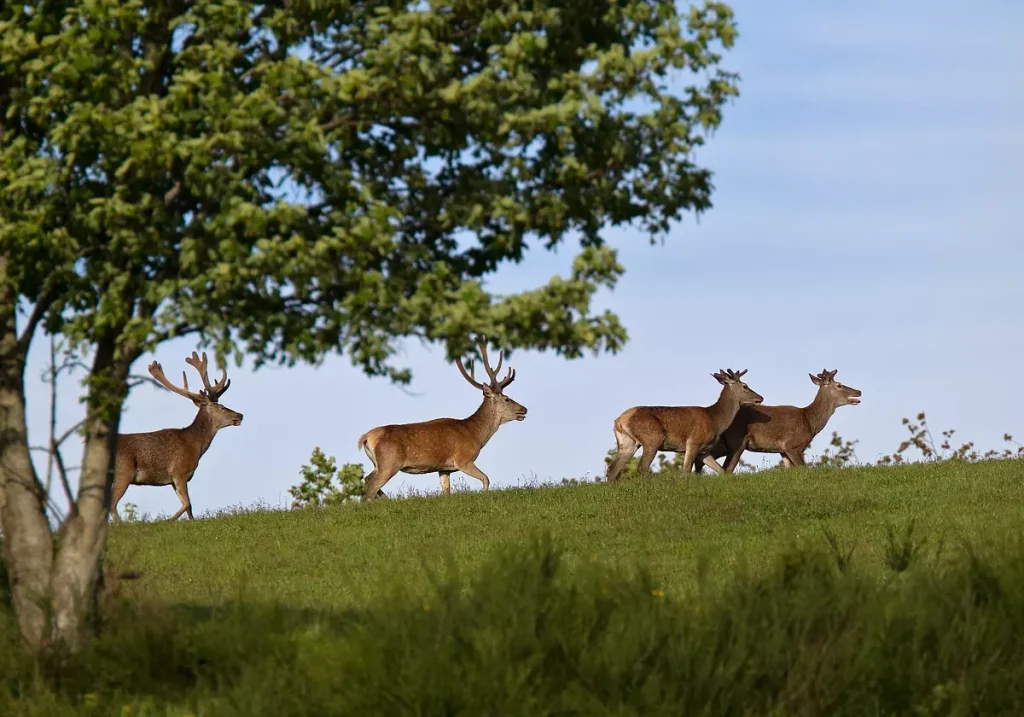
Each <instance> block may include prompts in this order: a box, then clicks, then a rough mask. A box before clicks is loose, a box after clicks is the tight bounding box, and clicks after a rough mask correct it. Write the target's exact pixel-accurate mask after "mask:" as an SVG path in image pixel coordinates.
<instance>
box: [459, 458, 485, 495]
mask: <svg viewBox="0 0 1024 717" xmlns="http://www.w3.org/2000/svg"><path fill="white" fill-rule="evenodd" d="M459 470H460V471H462V472H463V473H465V474H466V475H468V476H473V477H474V478H476V479H477V480H478V481H480V483H481V484H482V486H481V490H485V491H486V490H490V488H491V479H490V478H488V477H487V474H486V473H484V472H483V471H482V470H480V469H479V468H477V467H476V464H475V463H473V461H470V462H469V463H464V464H462V465H461V466H459Z"/></svg>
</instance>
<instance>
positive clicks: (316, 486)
mask: <svg viewBox="0 0 1024 717" xmlns="http://www.w3.org/2000/svg"><path fill="white" fill-rule="evenodd" d="M299 475H300V476H301V477H302V480H301V481H300V482H299V484H298V485H295V486H292V487H291V488H289V489H288V492H289V493H290V494H291V496H292V499H293V507H295V508H318V507H322V506H328V505H341V504H342V503H347V502H348V501H350V500H354V499H356V498H359V497H361V496H362V495H363V467H362V466H361V465H359V464H358V463H346V464H345V465H343V466H342V467H341V469H340V470H339V469H338V467H337V462H336V461H335V458H334V456H328V455H325V454H324V452H323V451H321V450H320V446H316V447H314V448H313V454H312V455H311V456H310V457H309V464H308V465H304V466H302V468H300V469H299Z"/></svg>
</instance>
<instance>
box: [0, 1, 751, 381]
mask: <svg viewBox="0 0 1024 717" xmlns="http://www.w3.org/2000/svg"><path fill="white" fill-rule="evenodd" d="M4 15H6V17H4V24H3V35H4V41H3V43H2V47H3V50H2V52H3V61H4V64H5V66H7V67H10V68H12V73H11V74H12V75H15V72H14V71H16V73H17V74H16V76H9V77H7V78H5V81H6V82H7V83H8V85H9V89H8V92H7V96H6V102H5V104H6V105H7V106H6V107H5V108H4V109H5V110H6V112H5V114H6V115H7V116H8V117H9V118H10V119H11V120H12V122H11V125H10V126H9V128H8V133H9V134H8V138H9V140H10V141H12V142H13V144H12V147H13V154H9V153H8V152H7V151H6V150H5V159H7V160H8V161H6V162H5V163H4V166H5V168H6V170H5V173H6V174H7V176H6V177H5V179H6V180H8V181H7V184H8V188H7V189H6V190H4V191H3V194H4V196H3V198H2V199H0V201H2V202H3V206H4V209H5V213H7V212H9V213H11V214H12V215H13V216H14V217H16V221H17V223H18V225H19V227H20V231H19V234H18V239H17V240H16V241H18V242H29V243H30V244H31V246H33V247H38V250H39V251H41V252H43V253H46V254H47V256H48V258H49V259H50V261H51V262H52V261H53V259H54V258H58V259H59V260H60V261H58V262H55V263H56V265H57V266H58V267H59V268H60V269H61V271H60V272H58V273H57V274H55V273H53V272H52V271H47V272H46V273H45V274H44V276H45V277H46V278H47V279H48V280H49V285H50V286H56V285H58V284H59V285H60V287H61V290H60V292H59V296H58V297H56V300H55V302H54V310H53V311H52V312H51V313H50V319H51V323H50V328H51V329H53V330H61V331H63V332H65V333H70V334H73V335H75V336H77V337H80V338H81V339H83V340H92V339H93V338H94V337H95V336H96V335H97V334H98V333H101V332H103V331H105V330H110V331H114V332H119V333H121V334H124V338H125V339H126V340H127V341H128V342H130V343H131V344H132V346H133V348H135V347H136V346H137V347H138V348H137V349H136V350H137V351H142V350H145V349H147V348H149V347H151V346H152V345H153V344H154V343H156V342H158V341H160V340H161V339H163V338H166V337H169V336H174V335H181V334H184V333H190V332H199V333H202V334H203V338H204V339H208V340H211V341H214V342H215V343H216V345H217V347H218V348H219V349H220V350H221V351H222V352H227V351H229V350H230V351H232V352H237V351H239V350H242V351H245V352H246V353H248V354H250V355H251V356H253V357H254V358H255V360H257V361H268V360H269V361H285V362H290V361H295V360H306V361H316V360H319V359H320V358H321V357H322V356H323V355H324V353H325V352H328V351H332V350H338V349H346V350H347V351H348V352H349V354H350V355H351V357H352V359H353V360H354V361H355V362H356V363H357V364H358V365H360V366H362V367H364V368H365V369H367V370H368V371H369V372H371V373H386V374H389V375H390V376H392V378H396V379H399V380H405V379H407V377H408V375H407V373H406V372H404V371H402V370H401V368H400V367H394V366H393V365H391V363H390V362H389V360H388V359H389V357H390V356H391V355H392V354H393V352H394V350H395V344H394V341H395V338H396V337H403V336H406V337H419V338H424V339H427V340H431V341H435V340H436V341H443V342H445V343H447V344H448V346H449V352H450V353H451V354H452V355H454V354H456V353H460V352H462V351H464V350H466V349H468V340H467V338H466V337H467V336H468V335H469V333H470V332H476V333H483V334H485V335H488V336H493V337H495V338H496V339H497V340H498V341H499V343H501V344H503V345H506V346H509V347H512V346H528V347H534V348H541V349H553V350H556V351H559V352H561V353H563V354H565V355H568V356H576V355H579V353H580V352H581V351H582V350H583V349H585V348H592V349H596V350H600V349H610V350H615V349H617V348H618V347H620V346H621V345H622V343H623V341H624V340H625V337H626V335H625V331H624V329H623V327H622V326H621V324H620V323H619V322H618V320H617V319H616V318H615V317H614V316H613V315H612V314H610V313H601V314H596V315H595V314H593V313H592V312H591V311H590V302H591V298H592V297H593V295H594V293H595V291H596V290H597V289H598V288H600V287H609V286H612V285H613V284H614V283H615V281H616V279H617V278H618V277H619V275H620V274H621V272H622V271H623V268H622V267H621V265H620V264H619V263H618V262H617V260H616V256H615V252H614V251H612V250H611V249H609V248H608V247H607V246H605V245H604V243H603V241H602V238H601V233H600V232H601V229H602V227H605V226H607V225H618V224H625V223H629V222H636V223H638V224H639V226H640V227H642V228H643V229H645V230H646V231H648V232H651V233H659V232H663V231H664V230H665V229H667V227H668V226H669V223H670V222H671V221H673V220H675V219H678V218H679V217H680V216H681V215H682V213H683V212H684V211H687V210H693V211H698V212H699V211H703V210H706V209H707V208H709V207H710V205H711V204H710V196H711V189H712V187H711V180H710V172H709V171H708V170H706V169H704V168H701V167H699V166H698V165H696V164H695V158H694V154H693V153H694V150H695V149H697V148H698V147H699V146H700V145H701V144H703V142H704V140H705V137H706V135H707V133H708V132H709V131H710V130H712V129H713V128H714V127H716V126H717V125H718V123H719V122H720V120H721V110H722V106H723V104H724V103H725V102H726V101H727V99H728V98H729V97H731V96H732V95H734V94H735V93H736V86H735V80H736V78H735V76H734V75H732V74H730V73H728V72H725V71H723V70H721V69H719V68H718V62H719V59H720V58H719V54H718V52H717V49H718V48H720V47H722V46H725V47H728V46H729V45H731V43H732V41H733V39H734V36H735V28H734V24H733V21H732V15H731V12H730V10H729V8H728V7H727V6H725V5H722V4H719V3H709V4H707V5H705V6H703V7H701V8H698V9H694V10H692V11H691V12H690V14H689V15H688V16H681V15H680V14H679V13H678V12H677V11H676V9H675V6H674V5H673V3H672V2H654V1H651V0H631V1H630V2H623V3H615V4H611V3H599V4H598V5H594V4H593V3H592V2H590V0H587V1H586V2H582V1H578V2H572V3H551V4H550V5H549V4H546V3H541V4H537V5H534V6H533V9H529V10H528V9H526V8H525V6H523V7H520V6H515V5H510V6H502V5H495V4H493V3H487V2H479V1H475V2H459V3H455V4H451V3H441V2H431V3H429V4H423V3H420V4H414V5H409V4H407V3H385V4H381V3H349V2H322V3H301V2H300V3H289V4H287V5H280V4H277V3H273V4H271V3H267V4H258V3H254V2H243V1H240V0H234V1H229V2H221V1H220V0H218V1H217V2H212V1H209V2H170V3H149V2H142V1H141V0H136V1H135V2H128V3H124V2H121V1H120V0H87V1H84V2H76V3H58V4H49V3H43V4H41V5H39V6H37V7H35V8H33V9H32V11H28V10H25V9H22V8H19V7H16V6H15V7H9V8H8V10H7V11H5V12H4ZM684 71H690V72H689V74H688V75H687V74H684ZM670 75H678V76H679V79H680V80H681V81H685V79H686V77H690V78H692V79H693V84H691V85H689V86H685V87H684V88H683V89H682V90H681V91H677V92H674V93H673V92H669V91H668V89H667V87H668V79H669V77H670ZM6 144H7V142H5V145H6ZM41 198H45V199H47V200H48V201H43V202H40V201H39V200H40V199H41ZM570 237H578V239H579V241H580V245H581V247H580V250H579V254H578V256H577V258H576V260H575V261H574V263H573V268H572V272H571V274H570V275H569V276H567V277H556V278H554V279H552V280H551V281H550V282H549V283H548V284H546V285H544V286H541V287H538V288H536V289H533V290H528V291H525V292H522V293H520V294H516V295H512V296H494V295H492V294H490V293H488V291H487V290H486V286H485V279H486V277H487V276H488V275H490V274H491V273H493V272H494V271H495V270H496V269H497V268H498V267H499V265H501V264H502V263H505V262H518V261H521V260H522V259H524V258H525V256H526V255H527V252H528V249H529V248H530V247H531V246H535V247H546V248H554V247H556V246H557V245H559V244H560V243H563V242H564V241H566V239H568V238H570ZM58 246H59V247H60V252H59V257H53V256H52V255H51V254H50V253H49V252H51V250H53V249H54V248H56V247H58ZM75 279H77V281H75ZM38 281H39V279H36V282H38Z"/></svg>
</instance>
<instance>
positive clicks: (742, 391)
mask: <svg viewBox="0 0 1024 717" xmlns="http://www.w3.org/2000/svg"><path fill="white" fill-rule="evenodd" d="M746 372H747V369H743V370H742V371H739V372H737V371H733V370H732V369H729V368H727V369H722V370H719V372H718V373H713V374H711V376H712V378H714V379H715V380H716V381H718V382H719V383H720V384H722V386H724V387H725V390H726V391H727V392H729V393H730V394H731V395H732V396H733V398H735V399H736V401H737V402H739V404H740V405H741V406H756V405H758V404H759V403H761V402H762V401H764V397H763V396H761V394H759V393H756V392H755V391H754V389H752V388H751V387H750V386H748V385H747V384H746V383H745V382H744V381H743V375H744V374H745V373H746Z"/></svg>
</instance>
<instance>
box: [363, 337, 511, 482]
mask: <svg viewBox="0 0 1024 717" xmlns="http://www.w3.org/2000/svg"><path fill="white" fill-rule="evenodd" d="M480 355H481V357H482V358H483V364H484V370H485V371H486V372H487V375H488V376H489V378H490V382H489V383H487V384H484V383H480V382H478V381H477V380H476V379H475V376H474V374H473V373H472V366H471V367H470V369H471V372H470V373H467V372H466V368H465V366H463V365H462V360H461V359H456V360H455V362H456V364H457V365H458V367H459V371H460V372H461V373H462V376H463V377H464V378H465V379H466V380H467V381H468V382H469V383H470V384H471V385H472V386H474V387H475V388H478V389H480V390H481V391H483V402H482V403H481V404H480V408H478V409H477V410H476V412H475V413H473V415H471V416H469V417H468V418H435V419H434V420H432V421H422V422H420V423H403V424H391V425H387V426H378V427H377V428H374V429H371V430H369V431H367V432H366V433H364V434H363V435H362V436H360V437H359V441H358V443H357V447H358V448H360V449H361V450H363V451H364V452H365V453H366V455H367V456H368V457H369V459H370V461H371V462H372V463H373V466H374V468H373V470H372V471H371V472H370V474H369V475H367V476H366V490H365V498H366V500H373V499H374V498H376V497H377V496H378V495H380V496H383V495H384V493H383V491H382V490H381V489H382V488H383V487H384V485H385V484H386V483H387V482H388V481H389V480H391V479H392V478H393V477H394V475H395V474H396V473H398V472H399V471H402V472H404V473H411V474H414V475H417V474H423V473H437V474H439V475H440V476H441V490H442V492H443V493H445V494H447V493H450V492H451V474H452V473H454V472H456V471H462V472H463V473H465V474H466V475H469V476H472V477H474V478H476V479H477V480H479V481H480V483H481V486H482V488H483V490H488V489H489V488H490V480H489V479H488V477H487V476H486V475H485V474H484V472H483V471H482V470H480V469H479V468H477V466H476V463H474V461H476V459H477V456H479V455H480V451H481V450H482V449H483V447H484V446H485V445H487V442H488V441H489V440H490V439H491V436H493V435H494V434H495V433H496V432H497V430H498V428H500V427H501V426H502V424H505V423H508V422H509V421H522V420H524V419H525V418H526V407H525V406H522V405H521V404H519V403H516V402H515V401H513V400H512V399H511V398H509V397H508V396H506V395H505V394H504V393H503V391H504V389H505V387H506V386H508V385H509V384H510V383H512V382H513V381H514V380H515V378H516V372H515V371H513V370H512V369H509V371H508V374H507V375H506V376H505V378H503V379H501V380H500V381H499V380H498V377H497V374H498V371H500V370H501V362H502V360H503V358H504V356H503V355H502V354H500V353H499V354H498V365H497V366H496V367H495V368H494V369H491V367H490V364H489V363H488V361H487V347H486V346H485V345H482V346H480Z"/></svg>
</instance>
